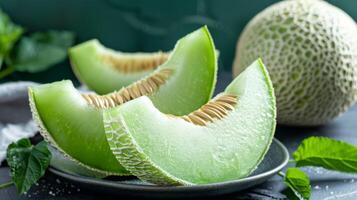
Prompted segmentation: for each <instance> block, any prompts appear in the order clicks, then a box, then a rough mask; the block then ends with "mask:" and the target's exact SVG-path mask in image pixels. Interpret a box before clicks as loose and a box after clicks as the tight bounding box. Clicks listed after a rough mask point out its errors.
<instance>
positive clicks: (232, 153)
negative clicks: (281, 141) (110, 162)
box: [103, 61, 276, 185]
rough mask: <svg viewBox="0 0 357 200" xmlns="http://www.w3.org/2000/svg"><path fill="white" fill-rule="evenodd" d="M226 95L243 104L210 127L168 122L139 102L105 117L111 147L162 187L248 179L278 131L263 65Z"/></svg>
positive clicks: (132, 168)
mask: <svg viewBox="0 0 357 200" xmlns="http://www.w3.org/2000/svg"><path fill="white" fill-rule="evenodd" d="M223 94H232V95H236V96H237V98H238V103H237V104H236V105H235V106H234V107H235V108H234V110H232V111H230V112H229V113H228V115H227V116H225V117H224V118H223V119H221V120H216V121H215V122H213V123H208V124H207V125H205V126H198V125H194V124H192V123H189V122H186V121H184V120H183V119H179V118H173V117H168V116H166V115H164V114H163V113H161V112H160V111H159V110H158V109H157V108H155V106H154V105H153V104H152V102H151V101H150V99H149V98H147V97H140V98H138V99H135V100H133V101H130V102H128V103H126V104H124V105H123V106H120V107H116V108H113V109H109V110H106V111H104V112H103V120H104V127H105V132H106V136H107V140H108V143H109V145H110V147H111V150H112V151H113V153H114V155H115V156H116V158H117V159H118V161H119V162H120V163H121V164H122V165H123V166H124V167H125V168H126V169H127V170H128V171H130V172H131V173H132V174H133V175H135V176H137V177H139V178H140V179H142V180H144V181H148V182H151V183H155V184H159V185H195V184H208V183H216V182H222V181H230V180H236V179H239V178H243V177H246V176H248V175H249V174H250V173H251V172H252V171H253V170H254V169H256V167H257V166H258V164H259V163H260V162H261V161H262V159H263V157H264V155H265V153H266V152H267V150H268V148H269V146H270V144H271V141H272V139H273V136H274V132H275V125H276V120H275V118H276V107H275V96H274V90H273V87H272V83H271V82H270V79H269V75H268V73H267V71H266V70H265V67H264V65H263V64H262V63H261V61H256V62H254V63H253V64H252V65H251V66H250V67H248V68H247V70H245V71H244V72H243V73H242V74H241V75H240V76H238V77H237V78H236V79H235V80H234V81H233V82H232V83H231V84H230V85H229V86H228V87H227V88H226V90H225V91H224V93H222V95H223Z"/></svg>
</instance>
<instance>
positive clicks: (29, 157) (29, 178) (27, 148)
mask: <svg viewBox="0 0 357 200" xmlns="http://www.w3.org/2000/svg"><path fill="white" fill-rule="evenodd" d="M6 160H7V163H8V165H9V166H10V171H11V178H12V181H13V182H14V184H15V186H16V188H17V191H18V192H19V193H20V194H22V193H24V192H26V191H28V190H29V189H30V187H31V186H32V185H33V184H34V183H36V182H37V181H38V180H39V179H40V178H41V177H42V176H43V175H44V174H45V171H46V169H47V167H48V165H49V163H50V160H51V153H50V151H49V150H48V148H47V143H46V142H44V141H42V142H40V143H38V144H37V145H36V146H32V145H31V142H30V140H29V139H21V140H19V141H17V142H15V143H12V144H10V145H9V147H8V149H7V155H6Z"/></svg>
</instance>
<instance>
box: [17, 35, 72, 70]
mask: <svg viewBox="0 0 357 200" xmlns="http://www.w3.org/2000/svg"><path fill="white" fill-rule="evenodd" d="M73 42H74V34H73V33H71V32H68V31H48V32H43V33H34V34H32V35H31V36H29V37H23V38H22V39H21V40H20V42H19V44H18V45H17V46H16V49H15V52H14V54H13V55H12V57H11V58H12V66H14V67H15V69H16V71H21V72H30V73H35V72H40V71H44V70H46V69H48V68H50V67H51V66H53V65H54V64H57V63H59V62H61V61H63V60H64V59H65V58H66V57H67V49H68V48H69V47H70V46H72V44H73Z"/></svg>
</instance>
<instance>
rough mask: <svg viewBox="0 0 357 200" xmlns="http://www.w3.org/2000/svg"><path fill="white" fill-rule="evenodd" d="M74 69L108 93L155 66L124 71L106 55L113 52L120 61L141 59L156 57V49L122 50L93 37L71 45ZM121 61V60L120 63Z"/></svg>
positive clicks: (92, 86) (94, 87)
mask: <svg viewBox="0 0 357 200" xmlns="http://www.w3.org/2000/svg"><path fill="white" fill-rule="evenodd" d="M68 53H69V58H70V61H71V65H72V69H73V71H74V73H75V75H76V76H77V78H78V79H79V80H80V81H81V82H82V83H84V84H85V85H87V86H88V88H89V89H91V90H94V91H95V92H96V93H98V94H107V93H110V92H114V91H116V90H120V89H121V88H122V87H126V86H128V85H130V84H131V83H133V82H135V81H137V80H139V79H141V78H143V77H145V76H146V75H149V74H150V73H152V72H153V71H154V69H153V68H149V69H143V70H140V71H133V72H123V71H120V70H117V69H116V68H115V67H113V64H111V63H109V62H107V61H106V60H105V59H103V55H106V54H107V55H111V57H113V58H115V60H117V62H118V63H119V62H121V63H122V64H121V65H124V63H134V62H136V63H138V62H141V61H145V60H149V59H155V58H156V57H157V56H158V52H155V53H139V52H138V53H123V52H119V51H114V50H111V49H109V48H106V47H104V46H103V45H102V44H100V43H99V41H98V40H96V39H93V40H89V41H87V42H84V43H81V44H79V45H77V46H75V47H72V48H70V49H69V52H68ZM119 65H120V64H119Z"/></svg>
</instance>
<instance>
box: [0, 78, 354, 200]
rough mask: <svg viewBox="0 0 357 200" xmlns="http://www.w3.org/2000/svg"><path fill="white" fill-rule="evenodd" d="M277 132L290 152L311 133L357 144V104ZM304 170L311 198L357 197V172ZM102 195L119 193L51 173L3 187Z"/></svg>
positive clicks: (278, 182)
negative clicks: (319, 121)
mask: <svg viewBox="0 0 357 200" xmlns="http://www.w3.org/2000/svg"><path fill="white" fill-rule="evenodd" d="M218 80H219V82H218V85H217V89H216V91H222V90H223V88H225V86H226V85H228V84H229V82H230V81H231V75H230V73H228V72H220V73H219V79H218ZM275 136H276V138H278V139H279V140H280V141H282V142H283V143H284V144H285V145H286V147H287V148H288V149H289V152H290V153H291V152H293V151H294V150H295V149H296V148H297V146H298V145H299V144H300V142H301V141H302V140H303V139H304V138H307V137H309V136H326V137H331V138H336V139H340V140H343V141H347V142H349V143H352V144H355V145H357V105H355V106H353V107H352V108H351V109H350V110H349V111H348V112H346V113H345V114H343V115H342V116H341V117H339V118H337V119H336V120H335V121H333V122H331V123H329V124H327V125H325V126H321V127H310V128H306V127H286V126H278V127H277V132H276V135H275ZM303 170H304V171H305V172H307V173H308V174H309V176H310V178H311V184H312V196H311V199H312V200H320V199H325V200H333V199H346V200H347V199H351V200H353V199H357V175H353V174H346V173H339V172H332V171H327V170H324V169H321V168H303ZM9 180H10V176H9V169H8V168H7V167H0V183H3V182H7V181H9ZM258 188H261V189H267V190H270V191H272V192H281V191H283V190H284V189H285V186H284V184H283V183H282V179H281V177H279V176H274V177H273V178H271V179H270V180H268V181H267V182H265V183H264V184H262V185H260V186H258ZM248 192H249V191H248ZM242 195H243V193H240V194H237V197H239V196H242ZM99 198H101V199H111V198H112V199H118V198H117V197H110V194H103V193H96V192H95V190H91V191H89V190H86V189H84V188H81V187H80V186H79V185H77V184H75V183H71V182H69V181H66V180H65V179H63V178H61V177H57V176H55V175H53V174H51V173H47V174H46V175H45V176H44V177H43V178H42V179H41V180H40V181H39V182H38V184H36V185H34V186H33V187H32V188H31V190H30V191H29V192H28V193H27V194H25V195H22V196H18V195H17V193H16V189H15V187H14V186H12V187H9V188H6V189H3V190H0V199H1V200H17V199H36V200H42V199H54V200H79V199H99ZM219 199H228V197H225V198H224V197H220V198H219ZM229 199H232V198H229ZM233 199H236V198H233Z"/></svg>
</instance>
